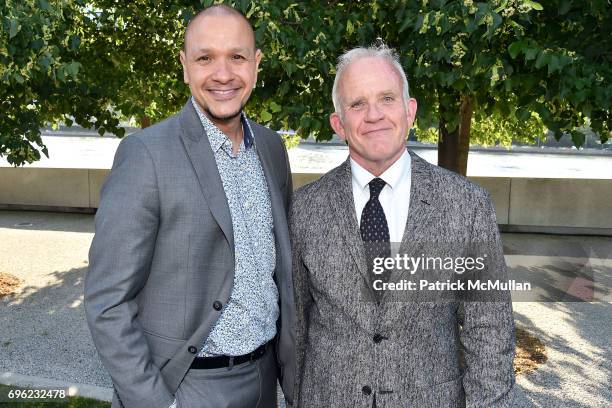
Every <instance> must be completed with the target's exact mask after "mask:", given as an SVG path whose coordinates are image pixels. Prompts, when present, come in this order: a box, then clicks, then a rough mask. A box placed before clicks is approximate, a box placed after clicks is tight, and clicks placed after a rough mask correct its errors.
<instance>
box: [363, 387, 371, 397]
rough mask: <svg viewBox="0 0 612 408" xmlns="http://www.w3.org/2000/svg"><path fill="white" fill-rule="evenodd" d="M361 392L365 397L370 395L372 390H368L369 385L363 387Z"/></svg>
mask: <svg viewBox="0 0 612 408" xmlns="http://www.w3.org/2000/svg"><path fill="white" fill-rule="evenodd" d="M361 392H363V393H364V394H365V395H370V394H371V393H372V388H370V386H369V385H364V386H363V388H362V389H361Z"/></svg>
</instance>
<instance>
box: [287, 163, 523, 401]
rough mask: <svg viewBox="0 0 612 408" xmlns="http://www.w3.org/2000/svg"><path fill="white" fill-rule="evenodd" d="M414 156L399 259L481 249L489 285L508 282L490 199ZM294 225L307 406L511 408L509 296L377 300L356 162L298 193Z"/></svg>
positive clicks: (300, 379) (301, 388)
mask: <svg viewBox="0 0 612 408" xmlns="http://www.w3.org/2000/svg"><path fill="white" fill-rule="evenodd" d="M410 155H411V163H412V164H411V190H410V191H411V192H410V194H411V195H410V200H409V213H408V220H407V224H406V227H405V233H404V237H403V240H402V242H401V243H400V244H399V245H400V251H401V253H407V254H421V253H428V254H431V253H436V252H438V253H440V254H442V253H443V254H445V255H448V254H450V255H453V254H455V255H457V254H460V255H466V253H468V252H469V251H473V248H474V247H476V248H478V250H479V251H481V252H486V254H487V255H486V257H487V263H486V268H485V270H484V271H481V275H480V278H483V279H505V278H506V276H507V273H506V267H505V263H504V258H503V253H502V245H501V241H500V237H499V232H498V229H497V223H496V218H495V212H494V209H493V206H492V204H491V201H490V199H489V196H488V194H487V193H486V191H485V190H484V189H482V188H481V187H478V186H476V185H475V184H473V183H471V182H469V181H468V180H467V179H466V178H464V177H462V176H459V175H457V174H455V173H452V172H449V171H447V170H444V169H441V168H439V167H437V166H434V165H431V164H429V163H427V162H426V161H424V160H423V159H421V158H420V157H418V156H417V155H416V154H414V153H412V152H410ZM289 222H290V233H291V239H292V252H293V254H292V256H293V279H294V289H295V293H296V302H297V305H296V308H297V326H298V327H297V330H296V333H297V334H296V336H297V338H296V345H297V350H298V357H297V368H296V373H297V376H296V377H297V379H296V386H295V388H296V393H297V395H296V397H295V401H296V403H297V404H298V405H299V407H300V408H309V407H315V408H320V407H334V408H338V407H347V408H348V407H350V408H356V407H363V408H366V407H367V408H369V407H372V403H373V399H374V398H376V403H377V406H378V407H379V408H380V407H393V408H395V407H419V408H423V407H435V408H440V407H464V406H466V404H467V405H468V406H471V407H485V406H486V407H491V406H495V407H506V406H510V405H511V400H512V388H513V385H514V373H513V368H512V359H513V355H514V323H513V317H512V306H511V302H510V297H509V294H507V293H505V294H502V295H503V296H501V298H496V299H495V301H486V302H485V301H482V302H467V301H459V300H453V301H445V302H438V301H435V302H434V301H414V299H411V300H410V301H407V300H403V299H402V298H401V297H400V298H394V296H395V295H394V294H389V295H387V294H385V295H384V296H383V300H382V301H381V302H380V303H377V302H374V301H372V299H373V298H372V296H370V295H371V293H370V291H371V290H372V289H371V287H372V285H371V284H369V282H371V281H370V280H369V277H368V276H367V275H368V272H367V271H366V270H367V266H366V258H365V254H364V247H363V242H362V240H361V236H360V232H359V226H358V223H357V219H356V215H355V208H354V201H353V196H352V186H351V167H350V162H349V160H348V159H347V161H345V162H344V163H343V164H342V165H340V166H339V167H337V168H335V169H333V170H332V171H330V172H329V173H327V174H326V175H324V176H323V177H322V178H320V179H319V180H317V181H315V182H313V183H311V184H309V185H307V186H304V187H302V188H300V189H299V190H297V191H296V192H295V193H294V196H293V199H292V205H291V210H290V221H289ZM398 278H399V277H398V276H395V277H392V279H396V280H397V279H398ZM462 354H463V355H464V357H461V355H462ZM463 360H464V361H463Z"/></svg>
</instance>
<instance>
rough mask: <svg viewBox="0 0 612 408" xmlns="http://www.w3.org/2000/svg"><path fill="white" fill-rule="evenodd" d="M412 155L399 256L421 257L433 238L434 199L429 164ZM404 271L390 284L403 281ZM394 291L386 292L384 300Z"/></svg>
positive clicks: (396, 275) (393, 277)
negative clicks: (408, 192) (408, 197)
mask: <svg viewBox="0 0 612 408" xmlns="http://www.w3.org/2000/svg"><path fill="white" fill-rule="evenodd" d="M408 153H409V154H410V163H411V164H410V202H409V204H408V218H407V220H406V227H405V228H404V235H403V236H402V242H401V244H400V248H399V254H400V255H404V254H407V255H408V256H420V254H421V251H420V246H421V245H422V244H423V243H424V242H425V241H426V240H427V239H428V238H429V237H431V236H432V234H431V233H430V232H429V228H430V222H429V220H430V218H431V216H432V214H433V212H434V209H433V207H434V206H433V205H432V203H433V202H432V198H431V197H430V194H431V191H432V188H433V187H432V185H431V172H430V170H429V164H428V163H427V162H426V161H424V160H423V159H421V158H420V157H419V156H417V155H416V154H414V153H413V152H411V151H410V150H408ZM402 273H405V272H403V271H398V270H394V271H393V273H392V274H391V277H390V282H396V281H398V280H399V279H401V275H402ZM390 292H392V291H386V292H385V294H384V296H383V298H384V297H386V296H387V295H388V294H389V293H390Z"/></svg>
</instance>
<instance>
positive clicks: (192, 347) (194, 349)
mask: <svg viewBox="0 0 612 408" xmlns="http://www.w3.org/2000/svg"><path fill="white" fill-rule="evenodd" d="M187 351H188V352H190V353H191V354H195V353H197V352H198V349H197V348H195V347H194V346H189V348H188V349H187Z"/></svg>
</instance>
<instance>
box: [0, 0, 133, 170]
mask: <svg viewBox="0 0 612 408" xmlns="http://www.w3.org/2000/svg"><path fill="white" fill-rule="evenodd" d="M81 17H82V15H81V12H80V9H79V2H75V1H59V0H57V1H50V2H48V1H45V0H37V1H34V0H26V1H23V0H20V1H14V0H7V1H5V2H3V3H2V5H0V24H1V27H2V30H1V31H0V112H1V113H0V115H1V116H0V156H6V157H7V159H8V161H9V163H12V164H15V165H21V164H23V163H25V162H32V161H35V160H38V159H40V151H42V152H43V153H44V154H45V155H47V154H48V153H47V149H46V147H45V146H44V145H43V143H42V140H41V138H40V128H41V127H43V126H45V125H46V124H47V123H57V122H58V121H60V120H64V121H69V120H70V119H69V115H71V114H74V115H76V116H77V119H78V122H79V123H80V124H83V125H90V126H94V127H96V128H105V129H108V130H111V131H114V132H116V133H117V134H119V135H121V134H122V133H121V132H122V129H119V128H118V124H119V121H118V119H117V118H116V117H115V116H114V115H113V114H112V112H110V111H109V109H108V107H109V106H110V101H109V100H107V99H105V98H104V88H103V87H97V86H96V85H95V84H90V83H87V82H86V81H83V80H82V78H81V77H80V76H79V73H80V71H81V69H82V66H83V65H82V62H81V60H80V55H79V48H80V38H81V37H80V30H81V24H80V20H81Z"/></svg>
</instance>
